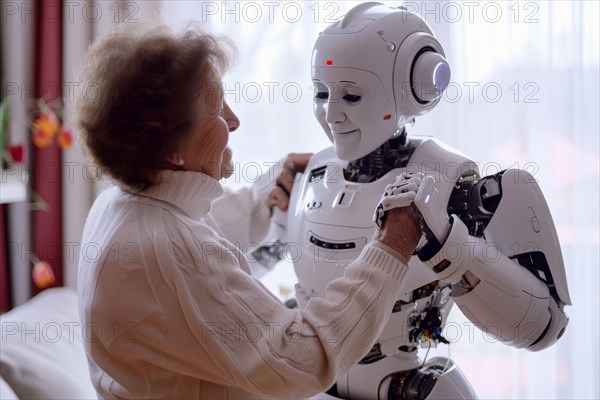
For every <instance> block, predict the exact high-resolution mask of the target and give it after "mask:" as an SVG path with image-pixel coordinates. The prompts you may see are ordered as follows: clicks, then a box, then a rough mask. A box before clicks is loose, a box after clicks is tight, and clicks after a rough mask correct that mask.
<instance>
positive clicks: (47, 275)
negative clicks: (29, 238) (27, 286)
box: [31, 261, 56, 289]
mask: <svg viewBox="0 0 600 400" xmlns="http://www.w3.org/2000/svg"><path fill="white" fill-rule="evenodd" d="M31 277H32V279H33V283H35V286H37V287H38V288H40V289H45V288H47V287H48V286H52V285H53V284H54V282H55V281H56V278H55V277H54V271H53V270H52V266H50V263H48V261H38V262H36V263H35V264H34V265H33V270H32V271H31Z"/></svg>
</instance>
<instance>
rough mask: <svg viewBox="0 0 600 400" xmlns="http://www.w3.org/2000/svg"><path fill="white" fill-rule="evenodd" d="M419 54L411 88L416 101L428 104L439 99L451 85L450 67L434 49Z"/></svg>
mask: <svg viewBox="0 0 600 400" xmlns="http://www.w3.org/2000/svg"><path fill="white" fill-rule="evenodd" d="M424 50H425V51H422V52H419V53H420V54H419V55H418V56H417V59H416V60H415V62H414V64H413V68H412V73H411V87H412V90H413V93H414V95H415V97H416V99H417V100H418V101H419V102H421V103H426V102H429V101H433V100H435V99H437V98H438V97H439V96H440V95H441V94H442V92H443V91H444V89H446V87H448V84H449V83H450V66H449V65H448V62H447V61H446V59H445V58H444V57H443V56H442V55H441V54H439V53H436V52H435V51H433V49H431V48H428V49H424Z"/></svg>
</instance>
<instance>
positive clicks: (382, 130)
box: [313, 67, 396, 161]
mask: <svg viewBox="0 0 600 400" xmlns="http://www.w3.org/2000/svg"><path fill="white" fill-rule="evenodd" d="M313 80H314V85H315V97H314V113H315V116H316V118H317V120H318V121H319V123H320V124H321V126H322V127H323V129H324V130H325V132H326V133H327V134H328V136H329V137H330V139H332V141H333V146H334V149H335V153H336V155H337V157H338V158H339V159H341V160H345V161H352V160H356V159H359V158H361V157H364V156H366V155H367V154H369V153H371V152H372V151H373V150H374V149H376V148H377V147H379V146H380V145H382V144H383V143H384V142H385V141H386V140H388V139H389V138H390V137H391V136H392V134H393V132H394V130H395V128H396V110H395V105H394V101H393V97H392V96H390V95H388V94H387V93H386V91H385V88H384V86H383V84H382V82H381V81H380V80H379V78H378V77H377V76H376V75H375V74H373V73H371V72H368V71H364V70H359V69H355V68H335V67H321V68H315V69H314V76H313Z"/></svg>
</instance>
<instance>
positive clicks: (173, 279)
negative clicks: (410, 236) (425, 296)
mask: <svg viewBox="0 0 600 400" xmlns="http://www.w3.org/2000/svg"><path fill="white" fill-rule="evenodd" d="M267 189H268V188H266V187H263V188H262V189H258V190H255V189H252V188H249V189H245V190H242V191H240V192H236V193H227V194H226V193H225V192H224V190H223V188H222V187H221V184H220V183H219V182H218V181H216V180H214V179H213V178H210V177H208V176H207V175H204V174H201V173H195V172H171V171H169V172H163V173H161V176H160V182H159V183H158V184H157V185H156V186H154V187H152V188H151V189H148V190H146V191H144V192H142V193H140V194H133V193H130V192H128V191H126V190H124V189H121V188H118V187H115V188H112V189H109V190H107V191H105V192H104V193H102V194H101V195H100V196H99V197H98V199H97V200H96V202H95V203H94V205H93V207H92V209H91V210H90V213H89V216H88V219H87V222H86V226H85V230H84V235H83V242H82V254H81V259H80V275H79V303H80V316H81V319H82V324H83V334H84V339H85V345H86V352H87V356H88V360H89V366H90V373H91V377H92V381H93V383H94V386H95V388H96V390H97V392H98V396H99V397H102V398H127V399H133V398H153V399H159V398H164V399H192V398H211V399H221V398H264V397H269V396H271V397H277V398H283V397H292V398H301V397H310V396H313V395H315V394H317V393H320V392H322V391H324V390H326V389H327V388H328V387H329V386H331V385H332V383H333V382H334V380H335V377H336V375H338V374H340V373H342V372H343V371H345V370H347V369H349V368H350V367H351V366H352V365H353V364H355V363H356V362H357V361H358V360H359V359H360V358H361V357H362V356H363V355H364V354H365V353H366V352H367V351H368V350H369V349H370V348H371V346H372V345H373V343H374V341H375V340H376V338H377V336H378V333H379V331H380V329H381V328H382V327H383V325H384V323H385V322H386V320H387V318H388V316H389V314H390V310H391V308H392V306H393V304H394V301H395V300H396V298H397V296H398V294H399V292H400V289H401V285H402V283H403V281H404V276H405V273H406V268H407V267H406V265H404V264H403V263H402V262H401V261H400V260H399V259H398V258H396V257H395V256H394V255H392V252H391V251H390V249H388V248H386V246H383V245H381V244H370V245H367V247H366V248H365V249H364V250H363V252H362V254H361V255H360V257H359V258H358V259H357V260H356V261H355V262H354V263H352V264H351V265H350V266H349V267H348V268H347V271H346V274H345V277H344V278H343V279H338V280H336V281H333V282H332V283H331V284H330V285H329V286H328V290H327V296H326V298H323V299H313V300H311V302H310V303H309V304H308V306H307V308H305V309H302V310H291V309H288V308H286V307H285V306H284V305H283V304H282V303H281V302H280V301H279V300H278V299H277V298H276V297H275V296H273V295H272V294H271V293H270V292H269V291H268V290H266V289H265V288H264V287H263V286H262V284H261V283H260V282H259V281H257V280H255V279H254V278H253V277H252V276H251V275H250V273H249V272H250V268H249V266H248V262H247V261H246V259H245V258H244V257H243V255H242V254H241V252H240V250H239V249H238V247H236V246H235V245H233V244H232V243H236V242H237V243H240V244H243V243H244V241H249V240H259V239H260V236H261V235H264V234H265V233H266V230H267V227H268V223H269V216H270V210H269V209H268V208H267V206H266V202H265V199H266V193H267ZM211 203H212V204H213V207H212V211H211ZM227 232H229V234H230V235H233V236H237V237H236V238H235V240H233V239H232V238H227V239H226V238H224V237H222V235H223V234H226V233H227ZM228 239H232V240H228ZM306 256H307V257H310V256H311V255H306Z"/></svg>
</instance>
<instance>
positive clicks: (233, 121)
mask: <svg viewBox="0 0 600 400" xmlns="http://www.w3.org/2000/svg"><path fill="white" fill-rule="evenodd" d="M223 116H224V117H225V122H227V127H228V128H229V132H234V131H235V130H237V128H239V127H240V120H239V118H238V117H237V115H235V113H234V112H233V110H232V109H231V107H229V104H227V103H225V104H224V110H223Z"/></svg>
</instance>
